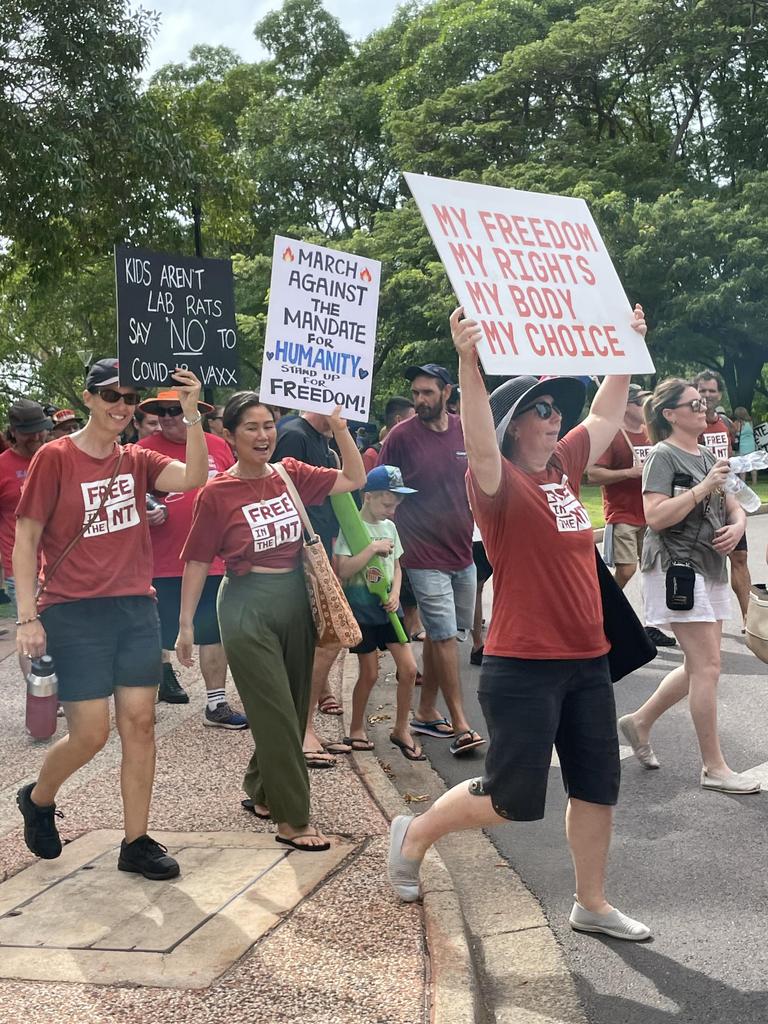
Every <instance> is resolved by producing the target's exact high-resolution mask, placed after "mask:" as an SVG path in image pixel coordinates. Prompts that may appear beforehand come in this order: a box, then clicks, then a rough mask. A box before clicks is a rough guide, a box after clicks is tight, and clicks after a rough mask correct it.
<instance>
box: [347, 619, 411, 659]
mask: <svg viewBox="0 0 768 1024" xmlns="http://www.w3.org/2000/svg"><path fill="white" fill-rule="evenodd" d="M402 622H403V620H402V619H400V623H401V625H402ZM360 632H361V633H362V634H363V639H362V640H361V641H360V643H359V644H358V645H357V647H350V653H351V654H370V653H371V651H375V650H379V651H386V649H387V644H397V645H398V646H400V641H399V640H398V639H397V633H395V627H394V626H393V625H392V623H391V622H389V621H387V622H382V623H381V624H380V625H377V626H364V625H362V624H361V625H360Z"/></svg>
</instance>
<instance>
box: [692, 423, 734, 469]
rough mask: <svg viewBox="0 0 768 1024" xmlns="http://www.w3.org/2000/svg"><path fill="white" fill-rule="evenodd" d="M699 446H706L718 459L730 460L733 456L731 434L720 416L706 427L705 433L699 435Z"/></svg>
mask: <svg viewBox="0 0 768 1024" xmlns="http://www.w3.org/2000/svg"><path fill="white" fill-rule="evenodd" d="M699 444H703V445H706V446H707V448H709V450H710V451H711V452H712V454H713V455H714V456H715V458H716V459H730V457H731V455H733V445H732V444H731V432H730V430H729V429H728V424H727V423H726V422H725V420H723V419H722V418H721V417H720V416H718V417H717V419H716V420H713V421H712V423H708V424H707V425H706V427H705V428H704V432H703V433H702V434H700V435H699Z"/></svg>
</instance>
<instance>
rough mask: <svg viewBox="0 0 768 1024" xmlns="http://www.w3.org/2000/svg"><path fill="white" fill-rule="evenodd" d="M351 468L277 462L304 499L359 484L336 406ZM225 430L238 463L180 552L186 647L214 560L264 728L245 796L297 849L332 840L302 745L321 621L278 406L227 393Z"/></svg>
mask: <svg viewBox="0 0 768 1024" xmlns="http://www.w3.org/2000/svg"><path fill="white" fill-rule="evenodd" d="M328 420H329V423H330V426H331V429H332V431H333V436H334V438H335V440H336V444H337V445H338V448H339V452H340V454H341V464H342V468H341V469H340V470H337V469H328V468H325V467H320V466H309V465H307V464H306V463H303V462H299V461H297V460H296V459H290V458H286V459H283V460H282V461H281V462H280V463H278V465H279V466H280V467H281V469H282V470H283V472H285V473H286V474H287V476H288V478H289V479H290V481H291V483H292V485H293V487H294V488H295V491H296V493H297V496H298V498H300V500H301V502H303V503H304V504H305V505H316V504H320V503H322V502H323V501H325V499H326V498H327V497H328V496H329V495H331V494H344V493H346V492H348V491H354V490H357V488H359V487H362V486H363V484H364V483H365V479H366V476H365V467H364V466H363V460H362V458H361V456H360V452H359V451H358V449H357V445H356V444H355V441H354V438H353V437H352V436H351V435H350V433H349V430H348V429H347V424H346V421H345V420H343V419H342V418H341V409H340V407H338V406H337V407H336V409H335V411H334V413H333V415H331V416H329V417H328ZM223 422H224V437H225V438H226V440H227V441H229V443H230V444H231V445H232V446H233V447H234V449H235V455H236V456H237V462H236V463H235V465H234V466H233V467H232V468H231V469H229V470H227V472H225V473H219V475H218V476H215V477H214V478H213V479H212V480H210V481H209V482H208V484H207V485H206V486H205V487H204V488H203V489H202V490H201V491H200V494H199V495H198V497H197V500H196V502H195V511H194V516H193V519H192V526H191V528H190V531H189V536H188V537H187V542H186V544H185V545H184V550H183V551H182V554H181V557H182V559H183V560H184V561H185V562H186V566H185V568H184V576H183V579H182V585H181V617H180V622H179V636H178V639H177V641H176V654H177V656H178V659H179V661H180V662H181V664H182V665H191V664H192V648H193V643H194V636H193V633H194V630H193V625H192V624H193V620H194V615H195V609H196V608H197V604H198V601H199V600H200V595H201V593H202V590H203V585H204V583H205V581H206V579H207V578H208V570H209V566H210V563H211V561H212V560H213V559H214V557H216V556H218V557H220V558H221V559H223V561H224V563H225V564H226V567H227V574H226V576H225V577H224V579H223V580H222V583H221V588H220V589H219V597H218V605H217V610H218V616H219V627H220V629H221V640H222V643H223V644H224V650H225V652H226V655H227V662H228V664H229V667H230V669H231V671H232V676H233V678H234V680H235V686H236V687H237V691H238V693H239V694H240V699H241V700H242V702H243V707H244V708H245V713H246V716H247V718H248V725H249V727H250V729H251V733H252V734H253V740H254V751H253V755H252V757H251V760H250V763H249V765H248V768H247V770H246V773H245V778H244V780H243V789H244V790H245V793H246V797H247V799H246V800H244V801H243V806H244V807H246V808H247V809H248V810H249V811H251V812H252V813H253V814H255V815H256V817H257V818H262V819H265V820H266V819H269V818H271V819H272V820H273V821H274V822H275V823H276V824H277V836H276V837H275V838H276V840H277V842H279V843H283V844H284V845H285V846H290V847H292V848H293V849H295V850H301V851H304V852H308V853H317V852H321V851H323V850H327V849H328V848H329V846H330V843H329V842H328V840H327V839H326V838H325V837H324V836H323V835H321V834H320V832H318V831H317V829H315V828H313V827H312V826H311V825H310V824H309V777H308V775H307V765H306V761H305V758H304V752H303V750H302V741H303V739H304V730H305V728H306V723H307V715H308V713H309V694H310V684H311V680H312V662H313V657H314V653H315V630H314V625H313V622H312V614H311V612H310V607H309V599H308V597H307V591H306V586H305V581H304V572H303V569H302V548H303V541H304V530H303V527H302V522H301V517H300V512H299V508H298V507H297V504H296V503H295V501H294V498H293V497H292V495H291V492H290V488H289V487H288V483H287V480H285V479H284V478H283V476H282V474H281V473H279V472H278V471H277V470H276V469H275V467H274V466H272V465H270V459H271V457H272V454H273V452H274V450H275V443H276V441H277V430H276V426H275V418H274V413H273V412H272V409H271V408H270V407H269V406H266V405H264V403H263V402H262V401H261V399H260V398H259V396H258V395H257V394H256V393H255V392H253V391H241V392H239V393H238V394H235V395H233V396H232V397H231V398H230V400H229V401H228V402H227V404H226V406H225V408H224V413H223Z"/></svg>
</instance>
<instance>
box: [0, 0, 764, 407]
mask: <svg viewBox="0 0 768 1024" xmlns="http://www.w3.org/2000/svg"><path fill="white" fill-rule="evenodd" d="M5 8H8V10H9V16H8V17H7V18H5V20H4V22H3V24H2V25H0V103H1V104H2V106H1V107H0V125H2V127H3V129H4V140H5V139H9V140H10V142H9V144H7V145H6V146H5V147H4V153H3V155H0V235H1V236H3V237H4V238H5V239H6V240H7V245H6V250H5V253H4V255H3V256H2V258H0V270H2V269H3V267H4V269H5V273H4V274H3V276H2V284H0V315H2V317H3V320H2V322H3V327H2V328H1V329H0V358H2V359H3V361H4V362H9V363H10V364H11V365H14V366H16V367H17V373H16V376H17V377H18V374H22V378H21V379H23V382H24V386H25V387H26V386H29V387H31V388H33V389H34V388H35V387H36V388H37V389H38V390H39V391H42V389H43V388H47V389H49V391H50V390H51V389H53V391H54V392H55V394H56V395H59V396H61V397H65V396H67V397H70V396H69V395H68V393H67V391H66V390H64V389H65V387H66V379H67V374H68V373H69V372H70V370H71V369H72V362H71V360H72V358H73V357H72V352H74V351H76V350H78V349H80V350H82V349H83V348H89V347H90V348H94V349H96V350H98V351H100V352H105V351H109V350H110V349H111V348H113V347H114V327H113V324H112V322H111V321H110V317H109V311H110V301H111V300H110V296H111V289H112V283H111V264H110V253H111V247H112V245H113V244H114V242H115V241H116V240H123V239H128V240H136V241H142V242H144V243H145V244H147V245H150V246H153V247H155V248H161V247H176V248H178V249H180V250H182V251H187V252H192V251H194V248H193V246H194V241H193V229H194V224H195V221H196V220H197V222H198V225H199V227H200V230H201V233H202V239H203V246H204V250H205V254H206V255H226V256H231V257H232V258H233V259H234V263H235V270H236V278H237V302H238V314H239V315H238V326H239V332H240V337H241V345H242V350H243V355H244V367H245V374H244V377H245V380H246V382H247V383H248V384H249V385H256V384H257V383H258V372H259V371H258V368H259V366H260V362H261V348H262V344H263V336H264V327H265V319H266V309H267V301H268V287H269V265H270V254H271V248H272V239H273V237H274V235H275V234H276V233H281V234H288V235H293V236H295V237H299V236H300V237H304V238H306V239H308V240H310V241H317V242H322V243H323V244H326V245H334V246H338V247H340V248H346V249H350V250H352V251H356V252H360V253H364V254H366V255H369V256H373V257H375V258H377V259H380V260H382V262H383V264H384V275H383V281H382V292H381V307H380V330H379V345H378V351H377V358H376V378H375V385H376V392H377V394H378V395H379V396H381V397H382V398H383V397H385V396H386V395H387V394H388V393H392V392H395V391H399V390H401V389H402V378H401V371H402V369H403V367H404V366H405V365H407V364H408V363H411V362H413V361H414V360H416V359H424V358H427V357H429V358H430V359H432V358H438V359H443V360H446V361H450V360H451V359H452V352H451V347H450V344H449V339H448V336H447V314H448V312H449V310H450V308H451V305H452V301H453V300H452V296H451V290H450V286H449V285H448V281H447V278H446V275H445V273H444V271H443V269H442V267H441V265H440V263H439V261H438V260H437V255H436V253H435V250H434V248H433V246H432V244H431V242H430V240H429V237H428V235H427V233H426V230H425V229H424V227H423V225H422V222H421V218H420V217H419V216H418V213H417V211H416V209H415V206H414V205H413V203H412V201H411V200H410V198H409V195H408V192H407V189H406V188H405V186H404V183H403V180H402V177H401V174H400V172H401V171H402V170H411V171H423V172H428V173H432V174H436V175H440V176H443V177H462V178H466V179H468V180H475V181H485V182H488V183H492V184H497V185H503V186H510V187H516V188H522V189H530V190H534V191H549V192H557V193H560V194H564V195H574V196H580V197H583V198H584V199H586V200H587V201H588V203H589V204H590V207H591V209H592V212H593V214H594V216H595V218H596V220H597V222H598V224H599V226H600V229H601V231H602V232H603V235H604V237H605V239H606V243H607V244H608V247H609V249H610V251H611V253H612V255H613V257H614V260H615V262H616V264H617V267H618V269H619V273H620V275H621V277H622V280H623V282H624V285H625V288H626V291H627V293H628V295H630V297H631V298H632V299H633V300H634V299H638V300H640V301H642V302H643V304H644V306H645V308H646V312H647V314H648V318H649V322H650V325H651V328H652V329H651V334H650V346H651V349H652V351H653V354H654V358H655V360H656V363H657V367H658V369H659V372H661V373H666V372H689V371H692V370H698V369H700V368H702V367H704V366H708V367H714V368H717V369H719V370H720V371H721V372H722V373H723V375H724V377H725V380H726V383H727V386H728V392H729V397H730V400H731V403H732V404H733V405H746V406H750V405H751V404H752V403H753V401H754V400H755V396H756V395H757V396H762V397H760V398H759V400H760V401H764V400H765V398H768V381H766V379H765V376H764V368H765V364H766V360H767V359H768V344H767V343H766V339H765V333H766V326H765V324H766V317H765V315H764V314H765V313H766V312H768V291H767V290H766V285H765V283H764V281H765V277H766V275H765V266H764V264H765V257H764V255H763V254H764V253H765V251H766V243H767V242H768V103H766V99H768V96H766V92H767V91H768V22H767V20H766V13H767V11H768V4H766V3H765V2H762V0H751V2H747V0H732V2H730V3H728V4H723V3H721V2H719V0H591V2H584V0H434V2H432V3H424V2H416V0H411V2H407V3H405V4H403V5H402V6H401V7H399V8H398V10H397V11H396V13H395V15H394V17H393V18H392V20H391V22H390V23H389V25H387V26H386V27H385V28H383V29H381V30H379V31H377V32H374V33H372V34H371V35H370V36H368V37H367V38H366V39H364V40H360V41H353V40H351V39H349V37H348V36H347V35H346V34H345V33H344V31H343V30H342V27H341V25H340V23H339V22H338V20H337V19H336V18H334V17H333V16H332V15H331V14H329V13H328V12H327V10H326V9H325V8H324V7H323V5H322V3H321V2H320V0H285V2H284V3H283V5H282V7H280V8H279V9H277V10H275V11H273V12H272V13H270V14H268V15H267V16H266V17H265V18H263V19H262V20H261V21H260V22H259V23H258V24H257V25H256V27H255V30H254V31H255V35H256V37H257V39H258V40H259V41H260V43H261V44H262V46H263V47H264V49H265V51H266V55H265V57H264V59H263V60H261V61H258V62H255V63H245V62H243V61H241V60H240V59H239V57H238V56H237V54H235V53H233V52H231V51H229V50H226V49H224V48H220V47H218V48H217V47H210V46H207V45H204V44H203V43H202V41H201V44H200V45H198V46H196V47H195V48H194V49H193V50H192V51H191V53H190V55H189V59H188V60H187V61H185V62H184V63H180V64H174V65H168V66H167V67H165V68H163V69H161V71H159V72H158V73H157V74H156V75H155V76H154V77H153V78H152V79H151V80H150V81H149V82H148V83H146V85H142V84H141V83H140V81H139V78H138V74H139V72H140V69H141V67H142V64H143V61H144V60H145V59H146V54H147V48H148V46H149V43H150V41H151V35H152V31H153V21H152V18H151V17H150V16H149V15H147V14H146V13H143V12H138V13H134V14H129V13H128V7H127V5H126V4H125V3H124V2H123V0H95V2H94V0H89V2H88V3H86V2H85V0H64V2H63V3H61V4H58V5H55V6H54V7H53V8H51V7H50V5H43V4H41V3H39V2H34V0H8V2H7V3H6V5H5V7H4V14H5ZM6 129H7V133H6ZM57 352H58V354H57ZM67 360H69V362H67ZM75 361H76V360H75ZM46 367H47V369H46ZM24 374H25V375H26V376H23V375H24ZM27 382H29V383H28V384H27ZM14 386H20V385H14ZM6 387H8V385H7V384H6Z"/></svg>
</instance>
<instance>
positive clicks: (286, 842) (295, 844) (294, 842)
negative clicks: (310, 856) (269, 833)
mask: <svg viewBox="0 0 768 1024" xmlns="http://www.w3.org/2000/svg"><path fill="white" fill-rule="evenodd" d="M314 838H318V839H319V838H320V833H319V832H305V833H304V835H301V836H296V838H295V839H286V838H285V836H275V842H276V843H282V844H283V846H290V847H291V849H292V850H299V851H300V852H301V853H323V852H324V851H325V850H330V848H331V844H330V843H329V842H325V843H318V844H317V846H310V845H309V843H302V842H300V841H299V840H301V839H314Z"/></svg>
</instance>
